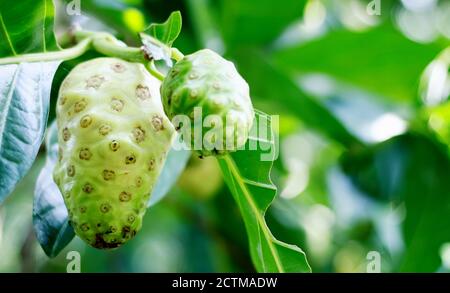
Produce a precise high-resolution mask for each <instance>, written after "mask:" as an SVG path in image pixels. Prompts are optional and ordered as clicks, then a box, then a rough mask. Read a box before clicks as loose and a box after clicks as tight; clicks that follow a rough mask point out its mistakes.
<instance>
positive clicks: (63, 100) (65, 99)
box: [59, 96, 67, 106]
mask: <svg viewBox="0 0 450 293" xmlns="http://www.w3.org/2000/svg"><path fill="white" fill-rule="evenodd" d="M66 102H67V97H66V96H62V97H61V98H60V99H59V104H60V105H61V106H64V104H66Z"/></svg>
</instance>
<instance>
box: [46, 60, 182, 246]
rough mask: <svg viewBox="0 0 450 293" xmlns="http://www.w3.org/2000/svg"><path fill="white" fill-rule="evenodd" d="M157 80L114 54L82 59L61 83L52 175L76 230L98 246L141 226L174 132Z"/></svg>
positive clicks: (118, 242) (125, 237) (117, 241)
mask: <svg viewBox="0 0 450 293" xmlns="http://www.w3.org/2000/svg"><path fill="white" fill-rule="evenodd" d="M159 87H160V82H159V81H158V80H157V79H156V78H154V77H153V76H152V75H150V74H149V73H148V72H147V70H146V69H145V67H144V66H143V65H141V64H137V63H128V62H126V61H123V60H120V59H116V58H97V59H93V60H90V61H87V62H84V63H81V64H79V65H78V66H76V67H75V68H74V69H73V70H72V71H71V72H70V73H69V74H68V76H67V77H66V78H65V80H64V81H63V83H62V85H61V88H60V91H59V96H58V103H57V125H58V143H59V153H58V155H59V162H58V163H57V165H56V167H55V169H54V173H53V178H54V180H55V182H56V184H57V185H58V186H59V189H60V191H61V194H62V195H63V197H64V202H65V204H66V207H67V209H68V211H69V218H70V224H71V225H72V226H73V228H74V230H75V232H76V234H77V235H78V236H80V237H81V238H82V239H83V240H85V241H86V242H87V243H89V244H90V245H92V246H94V247H96V248H115V247H118V246H120V245H121V244H123V243H125V242H126V241H127V240H129V239H130V238H132V237H133V236H134V235H135V234H136V232H137V231H138V230H139V229H140V228H141V225H142V217H143V216H144V214H145V211H146V207H147V206H146V203H147V201H148V198H149V196H150V192H151V190H152V188H153V186H154V184H155V181H156V180H157V178H158V176H159V173H160V171H161V168H162V166H163V164H164V161H165V159H166V155H167V152H168V150H169V148H170V146H171V144H172V140H173V137H174V133H175V129H174V128H173V126H172V124H171V123H170V121H169V119H168V118H167V116H166V115H165V114H164V111H163V107H162V104H161V98H160V94H159Z"/></svg>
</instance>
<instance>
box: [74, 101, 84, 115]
mask: <svg viewBox="0 0 450 293" xmlns="http://www.w3.org/2000/svg"><path fill="white" fill-rule="evenodd" d="M86 105H87V103H86V101H85V100H84V99H82V100H80V101H78V102H76V103H75V105H74V106H73V110H74V111H75V113H79V112H81V111H83V110H84V109H85V108H86Z"/></svg>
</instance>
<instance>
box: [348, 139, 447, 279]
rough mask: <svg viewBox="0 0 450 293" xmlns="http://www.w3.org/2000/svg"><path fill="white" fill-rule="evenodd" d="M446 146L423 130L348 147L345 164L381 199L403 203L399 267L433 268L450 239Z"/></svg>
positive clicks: (361, 184) (359, 182)
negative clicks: (402, 248)
mask: <svg viewBox="0 0 450 293" xmlns="http://www.w3.org/2000/svg"><path fill="white" fill-rule="evenodd" d="M446 152H447V150H446V149H445V148H444V147H443V146H442V145H439V144H436V142H434V141H432V140H430V139H429V138H427V137H425V136H422V135H415V134H405V135H402V136H398V137H394V138H392V139H390V140H388V141H386V142H384V143H381V144H379V145H376V146H374V147H373V148H371V149H369V150H366V151H364V152H363V153H348V154H347V155H346V158H345V160H344V169H345V170H346V172H347V173H348V174H350V175H351V176H352V178H353V181H354V182H355V183H356V185H357V186H358V187H360V188H361V189H363V190H364V191H366V192H368V193H369V194H370V195H372V196H374V197H377V198H378V199H389V200H390V201H391V202H394V203H396V204H401V203H404V205H405V208H406V213H405V219H404V221H403V223H402V224H403V235H404V245H405V252H404V255H403V257H402V261H401V264H400V268H399V269H400V270H401V271H407V272H433V271H436V270H437V269H438V268H439V266H440V265H441V259H440V255H439V250H440V247H441V246H442V245H443V244H444V243H446V242H449V241H450V228H449V227H450V219H449V217H448V215H449V214H450V197H449V194H450V183H449V181H448V176H449V174H450V161H449V158H448V156H447V154H446Z"/></svg>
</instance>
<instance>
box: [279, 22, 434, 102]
mask: <svg viewBox="0 0 450 293" xmlns="http://www.w3.org/2000/svg"><path fill="white" fill-rule="evenodd" d="M440 49H441V48H440V47H439V46H437V45H434V44H431V45H424V44H418V43H415V42H413V41H411V40H409V39H407V38H406V37H405V36H404V35H402V34H401V33H400V32H398V31H397V30H395V29H394V28H392V27H391V26H388V25H384V26H380V27H377V28H374V29H371V30H370V31H368V32H360V33H355V32H351V31H345V30H339V31H332V32H330V33H328V34H326V35H325V36H324V37H323V38H320V39H317V40H314V41H312V42H309V43H304V44H301V45H297V46H294V47H289V48H285V49H282V50H280V51H279V52H276V53H275V54H274V60H275V63H276V64H277V65H278V66H279V68H282V69H284V70H287V71H289V72H290V73H293V74H302V73H325V74H329V75H332V76H333V77H334V78H336V79H338V80H341V81H344V82H348V83H351V84H353V85H355V86H359V87H361V88H364V89H366V90H369V91H371V92H374V93H378V94H381V95H384V96H386V97H387V98H388V99H392V100H397V101H399V100H403V101H405V100H406V101H412V100H413V99H414V98H415V96H416V93H417V86H418V82H419V76H420V73H421V72H422V70H423V69H424V68H425V67H426V65H427V64H428V63H429V62H430V61H431V60H432V59H433V58H434V57H435V56H436V54H437V53H438V52H439V51H440Z"/></svg>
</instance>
